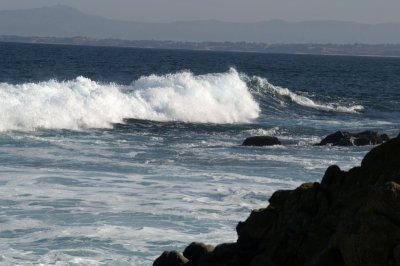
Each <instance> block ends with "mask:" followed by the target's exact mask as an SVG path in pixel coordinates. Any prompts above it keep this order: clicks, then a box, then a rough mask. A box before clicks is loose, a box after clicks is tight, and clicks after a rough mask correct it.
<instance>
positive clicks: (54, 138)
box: [0, 44, 400, 265]
mask: <svg viewBox="0 0 400 266" xmlns="http://www.w3.org/2000/svg"><path fill="white" fill-rule="evenodd" d="M367 129H372V130H379V131H382V132H385V133H387V134H389V135H390V136H395V135H397V134H398V132H399V130H400V59H398V58H367V57H339V56H305V55H266V54H245V53H215V52H190V51H168V50H141V49H122V48H94V47H73V46H48V45H21V44H0V264H1V265H16V264H18V265H32V264H33V265H37V264H42V265H151V262H152V260H154V258H156V257H157V256H158V255H159V254H161V252H162V251H163V250H169V249H178V250H182V248H183V247H184V246H186V245H187V244H189V243H190V242H192V241H203V242H207V243H210V244H217V243H221V242H229V241H235V240H236V234H235V225H236V223H237V222H238V221H240V220H244V219H245V218H246V217H247V216H248V214H249V213H250V210H251V209H254V208H261V207H265V206H267V204H268V203H267V199H268V197H269V196H270V195H271V193H272V192H273V191H275V190H277V189H287V188H293V187H295V186H297V185H298V184H300V183H301V182H305V181H319V180H320V179H321V177H322V175H323V173H324V170H325V168H326V167H327V166H329V165H331V164H338V165H339V166H340V167H341V168H343V169H349V168H350V167H352V166H354V165H358V164H359V163H360V161H361V159H362V157H363V156H364V155H365V153H366V152H367V151H368V150H369V149H370V148H371V147H350V148H348V147H319V146H318V147H317V146H313V144H315V143H317V142H319V141H320V140H321V139H322V138H323V137H324V136H325V135H327V134H330V133H333V132H335V131H337V130H349V131H353V132H359V131H362V130H367ZM252 135H273V136H277V137H278V138H279V139H281V141H282V143H283V145H282V146H274V147H263V148H255V147H242V146H240V144H241V142H242V141H243V140H244V139H245V138H246V137H248V136H252Z"/></svg>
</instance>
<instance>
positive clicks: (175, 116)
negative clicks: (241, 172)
mask: <svg viewBox="0 0 400 266" xmlns="http://www.w3.org/2000/svg"><path fill="white" fill-rule="evenodd" d="M259 113H260V107H259V106H258V104H257V102H256V101H255V100H254V99H253V97H252V95H251V93H250V91H249V89H248V87H247V85H246V83H245V81H243V80H242V79H241V78H240V76H239V74H238V73H237V72H236V71H235V70H234V69H232V70H230V71H229V72H227V73H219V74H206V75H197V76H196V75H193V74H192V73H190V72H180V73H175V74H168V75H150V76H144V77H141V78H140V79H138V80H136V81H134V82H133V83H132V84H131V85H129V86H123V85H118V84H115V83H109V84H101V83H99V82H96V81H93V80H90V79H88V78H84V77H78V78H76V79H75V80H70V81H62V82H60V81H56V80H50V81H47V82H39V83H25V84H19V85H11V84H7V83H1V84H0V114H1V120H0V131H6V130H22V131H24V130H35V129H38V128H46V129H73V130H80V129H86V128H107V127H111V126H112V124H113V123H119V122H122V121H123V119H124V118H137V119H147V120H155V121H182V122H192V123H244V122H249V121H251V120H253V119H255V118H257V117H258V116H259Z"/></svg>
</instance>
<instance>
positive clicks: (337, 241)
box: [153, 135, 400, 266]
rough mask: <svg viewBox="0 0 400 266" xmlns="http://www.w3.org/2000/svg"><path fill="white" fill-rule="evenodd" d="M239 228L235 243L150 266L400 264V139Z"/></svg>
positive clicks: (195, 249) (282, 195) (278, 199)
mask: <svg viewBox="0 0 400 266" xmlns="http://www.w3.org/2000/svg"><path fill="white" fill-rule="evenodd" d="M236 231H237V234H238V239H237V241H236V242H235V243H225V244H220V245H218V246H216V247H213V246H210V245H206V244H203V243H192V244H190V245H189V246H188V247H187V248H186V249H185V250H184V252H183V254H180V253H179V252H177V251H170V252H164V253H163V254H162V255H161V256H160V257H159V258H157V260H156V261H155V262H154V264H153V265H155V266H160V265H165V266H167V265H168V266H175V265H186V266H193V265H215V266H217V265H219V266H224V265H226V266H228V265H230V266H233V265H250V266H258V265H260V266H261V265H263V266H281V265H282V266H283V265H284V266H286V265H287V266H289V265H290V266H292V265H310V266H311V265H325V266H329V265H332V266H333V265H335V266H343V265H349V266H350V265H351V266H353V265H354V266H375V265H390V266H392V265H393V266H394V265H400V135H399V137H397V138H393V139H391V140H389V141H387V142H385V143H383V144H381V145H379V146H377V147H374V148H373V149H372V150H371V151H370V152H369V153H368V154H367V155H366V156H365V157H364V159H363V160H362V163H361V166H358V167H354V168H352V169H351V170H349V171H342V170H341V169H340V168H339V167H338V166H335V165H334V166H330V167H329V168H328V169H327V170H326V172H325V175H324V177H323V178H322V181H321V183H305V184H302V185H301V186H299V187H298V188H296V189H294V190H280V191H276V192H275V193H274V194H273V195H272V196H271V198H270V199H269V205H268V207H266V208H264V209H259V210H253V211H252V213H251V214H250V216H249V217H248V218H247V219H246V220H245V221H244V222H239V224H238V225H237V227H236Z"/></svg>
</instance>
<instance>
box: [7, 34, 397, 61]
mask: <svg viewBox="0 0 400 266" xmlns="http://www.w3.org/2000/svg"><path fill="white" fill-rule="evenodd" d="M0 42H2V43H26V44H54V45H77V46H78V45H82V46H96V47H121V48H144V49H172V50H192V51H215V52H247V53H269V54H298V55H330V56H365V57H394V58H397V57H400V44H361V43H355V44H313V43H310V44H267V43H255V42H184V41H167V40H123V39H97V38H89V37H81V36H77V37H66V38H61V37H37V36H14V35H0Z"/></svg>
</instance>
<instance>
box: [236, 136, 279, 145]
mask: <svg viewBox="0 0 400 266" xmlns="http://www.w3.org/2000/svg"><path fill="white" fill-rule="evenodd" d="M242 145H243V146H273V145H281V142H280V141H279V139H278V138H277V137H270V136H253V137H248V138H247V139H245V140H244V141H243V144H242Z"/></svg>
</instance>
